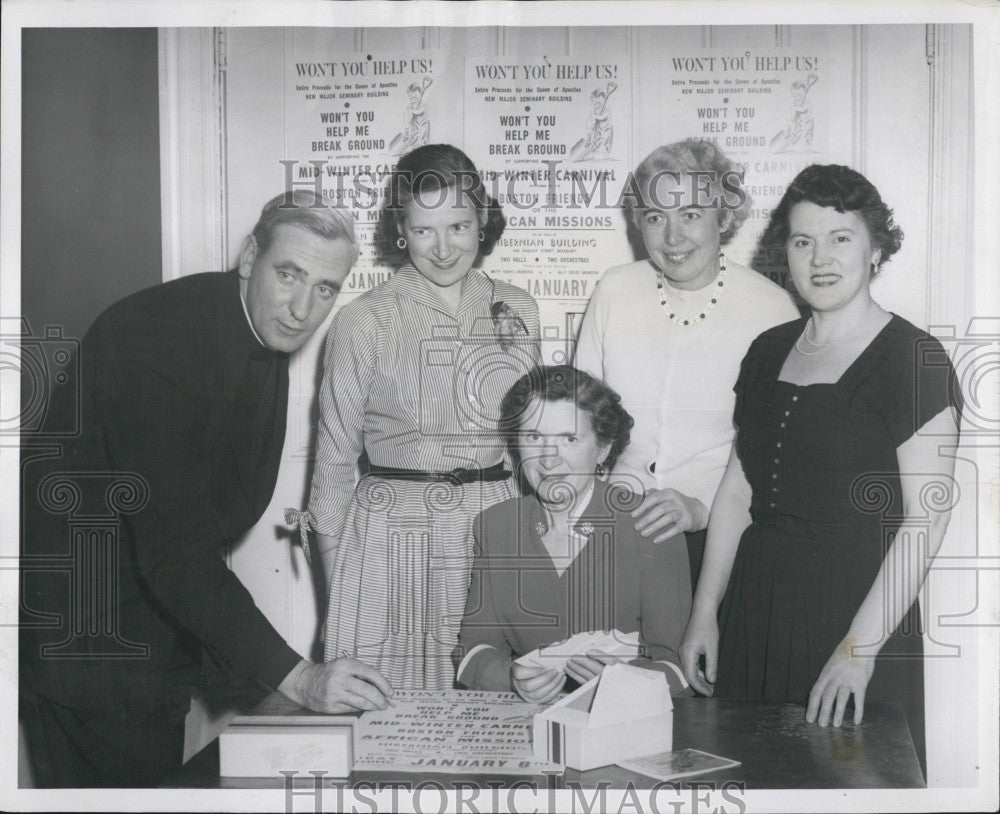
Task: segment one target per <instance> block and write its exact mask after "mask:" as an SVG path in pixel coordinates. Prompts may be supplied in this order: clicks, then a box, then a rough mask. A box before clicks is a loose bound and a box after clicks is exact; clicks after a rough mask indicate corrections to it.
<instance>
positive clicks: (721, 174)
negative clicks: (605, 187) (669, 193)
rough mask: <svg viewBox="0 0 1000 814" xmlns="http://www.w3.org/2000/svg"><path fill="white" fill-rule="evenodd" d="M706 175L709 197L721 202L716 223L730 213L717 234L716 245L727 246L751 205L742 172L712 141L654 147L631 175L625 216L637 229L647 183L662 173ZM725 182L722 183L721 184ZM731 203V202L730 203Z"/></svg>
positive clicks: (697, 140) (646, 202)
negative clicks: (633, 192)
mask: <svg viewBox="0 0 1000 814" xmlns="http://www.w3.org/2000/svg"><path fill="white" fill-rule="evenodd" d="M691 172H695V173H705V174H706V176H707V177H708V179H710V180H709V189H710V190H711V193H712V197H713V198H717V199H719V200H720V201H721V202H722V205H721V206H720V207H719V209H718V213H719V215H718V217H719V222H720V223H721V222H722V216H723V214H724V213H726V212H729V213H730V214H731V217H730V219H729V225H728V226H727V227H726V228H725V230H723V231H722V232H721V233H720V234H719V242H720V244H722V245H723V246H724V245H725V244H727V243H728V242H729V241H730V240H732V239H733V237H734V236H735V235H736V233H737V232H738V231H739V230H740V227H741V226H742V225H743V221H745V220H746V219H747V216H748V215H749V214H750V207H751V205H752V203H753V201H752V199H751V198H750V195H749V194H748V193H747V192H746V190H745V189H744V188H743V171H742V170H740V169H738V168H736V167H735V166H733V162H732V161H730V160H729V157H728V156H727V155H726V154H725V153H724V152H722V150H720V149H719V147H718V146H717V145H716V144H715V142H713V141H703V140H702V139H694V138H689V139H685V140H684V141H675V142H674V143H672V144H664V145H662V146H660V147H657V148H656V149H655V150H653V152H651V153H650V154H649V155H647V156H646V157H645V158H644V159H643V160H642V163H641V164H639V166H638V167H636V168H635V172H634V173H632V180H633V183H634V184H635V193H637V194H628V193H626V194H625V195H624V197H625V199H626V204H625V208H626V214H627V215H628V218H629V221H630V222H631V223H632V225H633V226H635V228H636V229H638V228H639V227H640V223H639V219H640V218H641V216H642V213H643V212H645V211H646V209H648V208H650V207H649V206H647V204H648V203H649V202H648V201H646V200H644V199H643V198H642V195H643V193H644V191H645V190H647V189H648V188H649V185H650V182H651V181H653V180H654V179H655V178H657V177H659V176H661V175H665V174H683V173H691ZM724 182H725V183H724ZM730 200H732V203H729V201H730Z"/></svg>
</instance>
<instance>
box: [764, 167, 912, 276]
mask: <svg viewBox="0 0 1000 814" xmlns="http://www.w3.org/2000/svg"><path fill="white" fill-rule="evenodd" d="M804 202H805V203H814V204H816V205H817V206H825V207H832V208H833V209H836V210H837V211H838V212H854V213H855V214H856V215H857V216H858V217H860V218H861V220H863V221H864V222H865V226H866V227H867V228H868V234H869V236H870V237H871V241H872V245H873V246H875V247H876V248H878V250H879V261H878V264H877V265H876V266H875V268H874V269H873V270H872V275H873V276H874V275H875V274H878V272H879V270H880V269H881V268H882V264H883V263H885V262H886V261H887V260H888V259H889V258H890V257H892V256H893V255H894V254H895V253H896V252H898V251H899V248H900V246H902V244H903V230H902V229H900V228H899V227H898V226H896V224H895V223H893V219H892V210H891V209H890V208H889V207H888V206H886V204H885V202H884V201H883V200H882V196H881V195H879V192H878V190H877V189H876V188H875V185H874V184H873V183H872V182H871V181H869V180H868V179H867V178H865V177H864V176H863V175H862V174H861V173H860V172H858V171H857V170H852V169H851V168H850V167H845V166H844V165H842V164H810V165H809V166H808V167H806V168H805V169H803V170H802V171H801V172H800V173H799V174H798V175H796V176H795V178H794V179H792V183H790V184H789V185H788V189H786V190H785V194H784V195H783V196H782V198H781V201H780V202H779V203H778V205H777V207H775V209H774V212H772V213H771V220H770V222H769V223H768V224H767V228H766V229H765V230H764V234H763V235H762V236H761V239H760V242H761V245H762V247H763V248H764V249H765V250H766V251H767V253H768V256H769V257H771V258H773V259H776V260H778V261H779V262H784V264H785V265H786V267H787V263H788V261H787V257H786V256H785V244H786V243H787V242H788V237H789V235H790V233H791V227H790V226H789V219H790V217H791V214H792V207H794V206H795V204H797V203H804Z"/></svg>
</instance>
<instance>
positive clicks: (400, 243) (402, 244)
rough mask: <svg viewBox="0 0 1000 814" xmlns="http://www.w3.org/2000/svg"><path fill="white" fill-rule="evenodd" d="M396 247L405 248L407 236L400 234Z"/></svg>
mask: <svg viewBox="0 0 1000 814" xmlns="http://www.w3.org/2000/svg"><path fill="white" fill-rule="evenodd" d="M396 248H397V249H405V248H406V238H405V237H403V236H402V235H400V236H399V240H397V241H396Z"/></svg>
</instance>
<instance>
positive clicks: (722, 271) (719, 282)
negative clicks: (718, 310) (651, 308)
mask: <svg viewBox="0 0 1000 814" xmlns="http://www.w3.org/2000/svg"><path fill="white" fill-rule="evenodd" d="M725 284H726V256H725V255H724V254H723V253H722V252H719V276H718V279H716V281H715V285H714V286H713V287H712V292H711V296H710V298H709V300H708V302H707V303H706V305H705V307H704V308H702V310H701V313H700V314H698V316H697V317H692V318H691V319H681V318H680V317H678V316H677V312H676V310H675V309H674V308H673V306H671V305H670V304H669V303H668V302H667V278H666V276H665V275H664V274H663V272H662V271H660V270H659V269H657V270H656V290H657V293H658V294H659V295H660V305H661V306H662V308H663V310H664V311H665V312H666V314H667V316H668V317H670V321H671V322H673V323H674V324H675V325H681V326H684V325H693V324H695V323H696V322H701V321H702V320H703V319H704V318H705V317H707V316H708V315H709V314H710V313H711V311H712V309H713V308H715V304H716V303H717V302H718V301H719V297H720V296H721V295H722V287H723V286H724V285H725Z"/></svg>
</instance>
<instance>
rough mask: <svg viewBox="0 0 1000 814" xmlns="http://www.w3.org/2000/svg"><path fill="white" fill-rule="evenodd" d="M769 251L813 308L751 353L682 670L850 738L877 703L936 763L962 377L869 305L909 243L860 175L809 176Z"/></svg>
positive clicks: (934, 348)
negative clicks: (923, 606)
mask: <svg viewBox="0 0 1000 814" xmlns="http://www.w3.org/2000/svg"><path fill="white" fill-rule="evenodd" d="M764 240H765V241H766V242H767V243H768V244H770V245H772V246H783V247H784V249H785V250H786V252H787V259H788V267H789V272H790V275H791V278H792V281H793V282H794V284H795V287H796V288H797V289H798V292H799V294H800V295H801V296H802V298H803V299H804V300H805V302H806V303H807V304H808V305H809V306H810V308H811V311H812V315H811V316H810V317H809V318H808V319H801V320H797V321H795V322H790V323H787V324H785V325H779V326H778V327H776V328H772V329H771V330H769V331H766V332H765V333H763V334H761V336H759V337H758V338H757V339H756V340H755V341H754V343H753V344H752V345H751V346H750V350H749V351H748V352H747V355H746V357H745V358H744V360H743V363H742V366H741V369H740V376H739V379H738V381H737V383H736V388H735V390H736V396H737V398H736V407H735V413H734V420H735V423H736V425H737V427H738V434H737V441H736V444H735V446H734V450H733V453H732V456H731V458H730V461H729V465H728V467H727V470H726V474H725V476H724V478H723V481H722V485H721V487H720V489H719V495H718V497H716V500H715V504H714V506H713V508H712V514H711V519H710V522H709V531H708V543H707V549H706V555H705V562H704V567H703V570H702V574H701V578H700V580H699V582H698V586H697V591H696V593H695V598H694V606H693V610H692V615H691V621H690V623H689V625H688V629H687V631H686V633H685V637H684V642H683V644H682V646H681V658H682V662H683V664H684V670H685V674H686V675H687V678H688V680H689V681H690V682H691V684H692V685H693V686H694V687H695V689H697V690H698V691H699V692H702V693H704V694H706V695H711V694H714V695H716V696H717V697H727V698H742V699H756V700H766V701H774V702H790V703H797V704H807V708H806V720H807V721H809V722H815V721H818V722H819V724H820V726H826V725H827V724H828V723H830V722H831V720H832V722H833V725H834V726H840V724H841V722H842V720H843V718H844V715H845V710H846V708H847V706H848V701H849V700H850V699H851V697H852V696H853V699H854V721H855V723H860V722H861V719H862V716H863V714H864V704H865V700H866V699H872V700H876V699H877V700H883V701H889V702H891V703H895V704H901V705H902V706H903V707H904V711H905V712H906V715H907V719H908V723H909V725H910V728H911V732H912V734H913V739H914V744H915V745H916V748H917V753H918V756H920V759H921V763H923V751H924V750H923V662H922V652H923V650H922V642H921V628H920V619H919V608H918V605H917V603H916V597H917V592H918V590H919V588H920V586H921V584H922V583H923V580H924V577H925V575H926V573H927V570H928V568H929V566H930V564H931V562H932V560H933V558H934V556H935V554H936V553H937V550H938V548H939V547H940V545H941V540H942V538H943V537H944V532H945V528H946V526H947V523H948V516H949V510H950V508H951V505H952V498H953V495H954V494H956V493H955V491H954V489H953V480H952V471H953V461H952V459H951V458H948V457H946V456H944V455H939V453H938V449H939V447H949V446H952V445H953V444H955V443H957V436H958V418H959V413H960V410H961V395H960V392H959V389H958V387H957V384H956V382H955V378H954V371H953V369H952V367H951V365H950V363H949V362H948V360H947V357H946V355H945V353H944V350H943V349H942V347H941V345H940V343H938V342H937V340H935V339H934V338H933V337H931V336H930V335H929V334H927V333H925V332H924V331H921V330H919V329H918V328H916V327H914V326H913V325H911V324H910V323H909V322H907V321H906V320H905V319H902V318H901V317H899V316H896V315H895V314H891V313H889V312H887V311H884V310H883V309H882V308H881V307H880V306H879V305H878V304H877V303H876V302H875V301H874V300H873V299H872V296H871V292H870V289H869V284H870V281H871V278H872V277H873V276H874V275H875V274H876V273H877V272H878V269H879V267H880V266H881V264H882V263H884V262H885V261H886V260H888V259H889V257H890V256H891V255H892V254H893V253H894V252H896V251H897V250H898V249H899V246H900V242H901V240H902V232H901V231H900V230H899V229H898V228H897V227H895V226H894V225H893V223H892V217H891V212H890V210H889V209H888V207H886V205H885V204H884V203H883V202H882V199H881V197H880V196H879V194H878V191H877V190H876V189H875V187H874V186H872V184H871V183H870V182H868V181H867V180H866V179H865V178H864V177H863V176H861V175H860V174H858V173H857V172H855V171H853V170H851V169H849V168H847V167H842V166H836V165H830V166H818V165H813V166H810V167H807V168H806V169H804V170H803V171H802V172H801V173H799V175H798V176H797V177H796V178H795V180H794V181H793V182H792V183H791V185H790V186H789V188H788V190H787V191H786V193H785V196H784V197H783V198H782V201H781V203H780V204H779V206H778V208H777V209H776V210H775V213H774V215H773V217H772V222H771V224H770V225H769V227H768V230H767V232H766V233H765V236H764ZM727 586H728V590H727ZM720 604H721V608H720ZM717 611H718V617H717V616H716V612H717ZM702 657H704V671H702V670H700V669H699V660H700V659H701V658H702ZM716 667H717V668H718V669H716ZM716 675H718V679H717V680H716Z"/></svg>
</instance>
